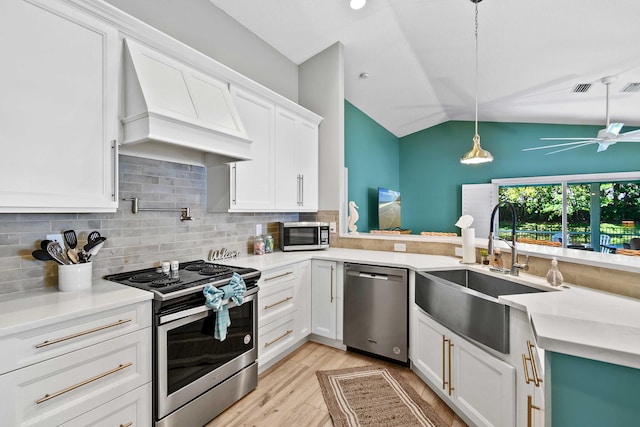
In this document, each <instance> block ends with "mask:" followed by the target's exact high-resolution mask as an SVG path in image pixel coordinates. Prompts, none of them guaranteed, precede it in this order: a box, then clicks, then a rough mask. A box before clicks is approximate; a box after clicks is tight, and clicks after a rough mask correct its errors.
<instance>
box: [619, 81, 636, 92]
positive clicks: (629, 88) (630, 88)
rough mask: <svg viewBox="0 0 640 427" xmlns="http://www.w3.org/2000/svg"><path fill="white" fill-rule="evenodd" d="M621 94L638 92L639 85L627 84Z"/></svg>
mask: <svg viewBox="0 0 640 427" xmlns="http://www.w3.org/2000/svg"><path fill="white" fill-rule="evenodd" d="M621 92H640V83H627V85H626V86H625V87H623V88H622V90H621Z"/></svg>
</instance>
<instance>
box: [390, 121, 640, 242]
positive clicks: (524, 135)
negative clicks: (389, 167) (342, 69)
mask: <svg viewBox="0 0 640 427" xmlns="http://www.w3.org/2000/svg"><path fill="white" fill-rule="evenodd" d="M600 128H601V127H600V126H584V125H583V126H579V125H553V124H532V123H495V122H481V123H479V125H478V131H479V134H480V138H481V140H480V142H481V145H482V148H484V149H486V150H488V151H490V152H491V154H493V157H494V161H493V162H492V163H485V164H481V165H463V164H461V163H460V157H461V156H462V155H463V154H464V153H466V152H467V151H469V150H470V149H471V146H472V140H473V135H474V123H473V122H461V121H451V122H446V123H443V124H440V125H438V126H434V127H432V128H429V129H425V130H422V131H420V132H416V133H414V134H411V135H408V136H406V137H403V138H401V139H400V141H399V144H400V165H401V167H400V191H402V204H403V221H404V223H403V224H404V228H410V229H412V230H414V232H416V231H421V230H430V231H455V232H457V231H459V230H458V229H457V227H455V225H454V223H455V221H456V220H457V219H458V217H459V216H460V213H461V211H462V206H461V195H462V184H477V183H487V182H490V181H491V179H492V178H513V177H527V176H546V175H567V174H584V173H606V172H628V171H637V170H639V169H640V144H634V143H618V144H616V145H614V146H611V147H609V149H608V150H607V151H603V152H600V153H596V149H597V146H595V145H594V146H591V147H583V148H579V149H575V150H569V151H565V152H562V153H557V154H552V155H545V152H547V151H548V150H547V151H545V150H538V151H528V152H523V151H522V149H523V148H528V147H537V146H541V145H544V144H545V143H549V144H553V143H556V142H548V141H546V142H545V141H540V138H541V137H593V136H595V135H596V134H597V132H598V130H599V129H600ZM626 130H627V129H625V131H626Z"/></svg>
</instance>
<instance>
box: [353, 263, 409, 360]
mask: <svg viewBox="0 0 640 427" xmlns="http://www.w3.org/2000/svg"><path fill="white" fill-rule="evenodd" d="M344 267H345V268H344V334H343V343H344V345H346V346H347V347H348V348H351V349H356V350H361V351H365V352H368V353H372V354H376V355H379V356H383V357H386V358H389V359H393V360H397V361H400V362H404V363H406V362H407V361H408V359H407V353H408V347H409V338H408V332H409V327H408V324H409V320H408V315H407V306H408V294H409V285H408V282H407V270H406V269H403V268H391V267H380V266H373V265H363V264H349V263H345V266H344Z"/></svg>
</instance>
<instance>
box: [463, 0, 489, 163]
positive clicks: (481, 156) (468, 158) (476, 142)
mask: <svg viewBox="0 0 640 427" xmlns="http://www.w3.org/2000/svg"><path fill="white" fill-rule="evenodd" d="M481 1H482V0H471V2H472V3H475V5H476V33H475V36H476V133H475V135H474V136H473V148H471V151H469V152H468V153H466V154H465V155H464V156H462V157H461V158H460V163H463V164H465V165H473V164H478V163H487V162H492V161H493V156H492V155H491V153H490V152H488V151H487V150H483V149H482V147H481V146H480V135H478V3H480V2H481Z"/></svg>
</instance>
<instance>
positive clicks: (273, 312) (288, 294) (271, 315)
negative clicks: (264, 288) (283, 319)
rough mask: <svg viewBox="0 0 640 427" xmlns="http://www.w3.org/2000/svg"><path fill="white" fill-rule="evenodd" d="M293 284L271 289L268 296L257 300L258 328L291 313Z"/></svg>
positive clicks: (277, 285) (293, 308)
mask: <svg viewBox="0 0 640 427" xmlns="http://www.w3.org/2000/svg"><path fill="white" fill-rule="evenodd" d="M294 292H295V291H294V282H293V281H287V282H284V283H278V284H276V285H274V286H272V287H271V289H270V292H269V294H268V295H261V296H260V298H259V299H258V301H259V306H258V326H266V325H267V324H269V323H271V322H272V321H274V320H275V319H277V318H278V317H280V316H282V315H284V314H288V313H293V311H294V310H295V305H294V302H295V301H294Z"/></svg>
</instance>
